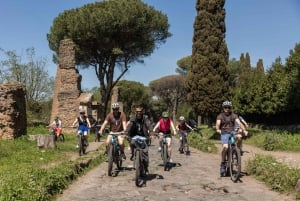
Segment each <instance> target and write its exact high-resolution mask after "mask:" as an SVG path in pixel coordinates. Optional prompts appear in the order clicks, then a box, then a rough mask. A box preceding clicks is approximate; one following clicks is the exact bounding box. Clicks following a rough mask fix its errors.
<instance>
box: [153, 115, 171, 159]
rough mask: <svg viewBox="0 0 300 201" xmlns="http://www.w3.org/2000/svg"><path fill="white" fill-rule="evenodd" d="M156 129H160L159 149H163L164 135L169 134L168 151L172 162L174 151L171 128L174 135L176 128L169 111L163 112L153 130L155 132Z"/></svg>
mask: <svg viewBox="0 0 300 201" xmlns="http://www.w3.org/2000/svg"><path fill="white" fill-rule="evenodd" d="M156 129H159V148H158V151H161V146H162V138H163V135H167V145H168V153H169V157H170V162H172V160H171V153H172V147H171V143H172V136H171V129H172V130H173V135H176V129H175V126H174V124H173V121H172V120H171V119H170V118H169V113H168V112H163V113H162V118H161V119H160V120H159V121H158V122H157V123H156V125H155V126H154V128H153V132H155V131H156Z"/></svg>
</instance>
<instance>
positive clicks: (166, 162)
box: [162, 144, 169, 171]
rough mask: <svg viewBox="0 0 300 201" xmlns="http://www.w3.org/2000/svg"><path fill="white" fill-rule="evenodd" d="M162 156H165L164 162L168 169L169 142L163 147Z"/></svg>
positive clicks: (165, 167) (165, 168)
mask: <svg viewBox="0 0 300 201" xmlns="http://www.w3.org/2000/svg"><path fill="white" fill-rule="evenodd" d="M162 157H163V162H164V170H165V171H166V170H167V168H168V162H169V161H168V147H167V144H163V148H162Z"/></svg>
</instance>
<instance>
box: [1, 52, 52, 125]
mask: <svg viewBox="0 0 300 201" xmlns="http://www.w3.org/2000/svg"><path fill="white" fill-rule="evenodd" d="M1 51H2V52H3V53H4V55H5V56H6V57H7V59H6V60H3V61H1V62H0V66H1V68H2V70H1V72H0V79H1V80H0V81H1V82H19V83H22V84H23V85H24V86H25V89H26V97H25V99H26V105H27V107H26V108H27V112H28V115H29V116H30V115H32V116H33V118H34V117H35V118H37V119H40V118H41V117H42V116H46V115H45V114H43V115H42V113H43V112H42V111H43V108H45V107H46V108H47V106H45V103H47V104H50V102H49V101H50V99H51V97H52V93H53V87H54V78H53V77H50V76H49V74H48V72H47V70H46V64H47V60H46V59H45V58H38V59H36V58H35V49H34V48H27V49H26V56H27V61H26V62H23V61H22V59H23V58H22V57H21V56H19V55H17V53H16V52H15V51H5V50H3V49H1ZM47 104H46V105H47ZM28 119H29V120H30V117H29V118H28Z"/></svg>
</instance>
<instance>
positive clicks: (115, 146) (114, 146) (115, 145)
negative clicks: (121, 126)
mask: <svg viewBox="0 0 300 201" xmlns="http://www.w3.org/2000/svg"><path fill="white" fill-rule="evenodd" d="M122 133H123V131H121V132H112V131H111V132H110V133H109V135H111V136H112V138H111V140H110V143H109V145H108V152H107V155H108V156H107V157H108V176H112V173H113V171H112V168H113V164H114V163H115V164H116V166H117V169H119V170H120V169H121V168H122V155H121V150H120V145H119V142H118V136H119V135H121V134H122Z"/></svg>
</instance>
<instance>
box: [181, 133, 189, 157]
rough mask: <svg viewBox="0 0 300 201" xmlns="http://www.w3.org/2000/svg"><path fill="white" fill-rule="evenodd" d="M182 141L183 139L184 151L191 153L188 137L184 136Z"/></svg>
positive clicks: (186, 153)
mask: <svg viewBox="0 0 300 201" xmlns="http://www.w3.org/2000/svg"><path fill="white" fill-rule="evenodd" d="M182 141H183V151H184V153H185V155H188V154H189V144H188V141H187V137H186V136H185V137H183V138H182Z"/></svg>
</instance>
